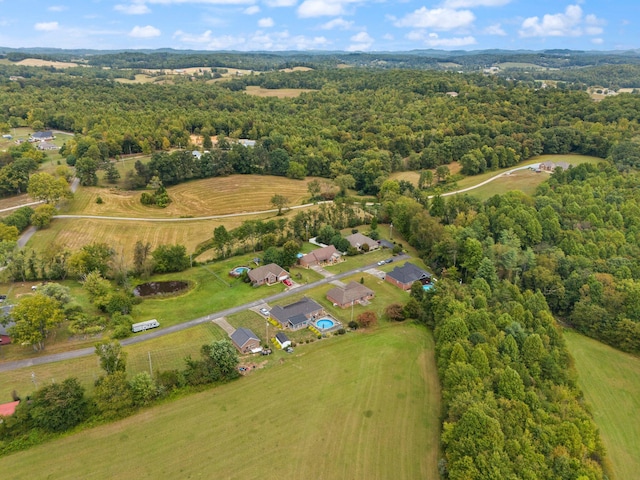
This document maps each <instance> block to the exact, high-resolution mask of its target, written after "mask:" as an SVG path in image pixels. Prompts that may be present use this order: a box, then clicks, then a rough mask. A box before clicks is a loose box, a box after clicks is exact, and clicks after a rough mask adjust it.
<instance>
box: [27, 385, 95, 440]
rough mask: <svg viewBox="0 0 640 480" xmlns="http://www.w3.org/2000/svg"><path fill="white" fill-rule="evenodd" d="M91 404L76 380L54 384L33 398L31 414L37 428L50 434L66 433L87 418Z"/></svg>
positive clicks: (39, 391) (41, 390)
mask: <svg viewBox="0 0 640 480" xmlns="http://www.w3.org/2000/svg"><path fill="white" fill-rule="evenodd" d="M88 404H89V402H88V401H87V399H86V397H85V396H84V388H83V387H82V385H80V382H78V380H77V379H76V378H67V379H66V380H64V381H62V383H52V384H51V385H47V386H45V387H42V388H41V389H39V390H37V391H36V392H35V393H34V394H33V396H32V397H31V407H30V410H29V414H30V415H31V418H32V419H33V423H34V425H35V426H36V427H38V428H42V429H43V430H47V431H49V432H64V431H65V430H69V429H70V428H73V427H75V426H76V425H78V424H79V423H81V422H82V421H83V420H85V419H86V418H87V415H88V412H89V409H88Z"/></svg>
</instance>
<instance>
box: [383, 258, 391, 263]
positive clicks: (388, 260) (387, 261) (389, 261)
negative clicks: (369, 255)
mask: <svg viewBox="0 0 640 480" xmlns="http://www.w3.org/2000/svg"><path fill="white" fill-rule="evenodd" d="M391 262H393V258H387V259H386V260H385V261H384V263H391Z"/></svg>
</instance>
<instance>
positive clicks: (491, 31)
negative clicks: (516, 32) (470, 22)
mask: <svg viewBox="0 0 640 480" xmlns="http://www.w3.org/2000/svg"><path fill="white" fill-rule="evenodd" d="M482 33H484V34H485V35H500V36H505V35H506V34H507V32H505V31H504V29H503V28H502V25H500V24H499V23H496V24H495V25H489V26H488V27H487V28H485V29H484V30H483V31H482Z"/></svg>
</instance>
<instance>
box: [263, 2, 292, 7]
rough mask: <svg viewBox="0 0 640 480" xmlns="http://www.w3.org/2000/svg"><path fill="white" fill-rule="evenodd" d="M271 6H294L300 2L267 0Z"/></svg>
mask: <svg viewBox="0 0 640 480" xmlns="http://www.w3.org/2000/svg"><path fill="white" fill-rule="evenodd" d="M265 3H266V4H267V5H268V6H269V7H293V6H295V5H297V4H298V0H267V1H266V2H265Z"/></svg>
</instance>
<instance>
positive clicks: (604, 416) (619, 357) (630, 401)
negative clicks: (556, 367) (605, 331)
mask: <svg viewBox="0 0 640 480" xmlns="http://www.w3.org/2000/svg"><path fill="white" fill-rule="evenodd" d="M564 338H565V340H566V342H567V346H568V347H569V352H571V355H572V356H573V358H574V359H575V365H576V368H577V370H578V385H579V386H580V388H581V389H582V391H583V392H584V396H585V399H586V400H587V402H588V403H589V406H590V407H591V410H592V412H593V417H594V419H595V421H596V424H597V425H598V428H599V429H600V434H601V436H602V441H603V442H604V446H605V447H606V449H607V456H608V458H609V460H610V462H611V464H612V465H613V471H614V473H615V478H618V479H620V480H624V479H628V478H638V472H639V471H640V455H639V452H640V421H639V420H638V411H640V358H638V357H637V356H634V355H630V354H628V353H624V352H621V351H620V350H616V349H615V348H612V347H609V346H608V345H605V344H603V343H600V342H598V341H597V340H593V339H591V338H588V337H585V336H583V335H580V334H579V333H576V332H574V331H565V334H564Z"/></svg>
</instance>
